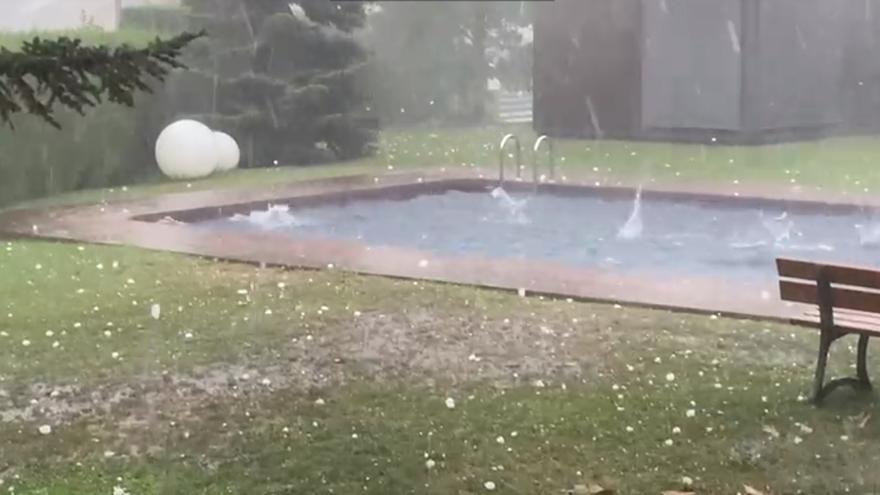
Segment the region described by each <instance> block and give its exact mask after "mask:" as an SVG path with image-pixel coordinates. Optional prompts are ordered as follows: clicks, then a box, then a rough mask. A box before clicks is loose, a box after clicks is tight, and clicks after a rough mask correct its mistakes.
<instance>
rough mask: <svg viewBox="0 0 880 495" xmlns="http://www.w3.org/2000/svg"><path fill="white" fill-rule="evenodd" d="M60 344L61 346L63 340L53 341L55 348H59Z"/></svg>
mask: <svg viewBox="0 0 880 495" xmlns="http://www.w3.org/2000/svg"><path fill="white" fill-rule="evenodd" d="M59 346H61V342H58V341H57V340H56V341H55V342H52V348H53V349H57V348H58V347H59Z"/></svg>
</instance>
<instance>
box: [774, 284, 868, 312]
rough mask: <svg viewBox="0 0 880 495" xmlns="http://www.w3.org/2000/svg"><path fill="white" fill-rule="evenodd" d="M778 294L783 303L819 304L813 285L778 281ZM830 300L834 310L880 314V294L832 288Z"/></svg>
mask: <svg viewBox="0 0 880 495" xmlns="http://www.w3.org/2000/svg"><path fill="white" fill-rule="evenodd" d="M779 294H780V296H781V297H782V299H783V300H784V301H793V302H800V303H805V304H819V290H818V288H817V286H816V284H814V283H813V284H811V283H805V282H794V281H790V280H780V281H779ZM831 300H832V301H833V304H832V305H833V306H834V307H835V308H844V309H854V310H856V311H866V312H874V313H876V312H880V292H865V291H860V290H853V289H844V288H841V287H832V288H831Z"/></svg>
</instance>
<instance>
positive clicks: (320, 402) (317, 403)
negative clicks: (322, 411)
mask: <svg viewBox="0 0 880 495" xmlns="http://www.w3.org/2000/svg"><path fill="white" fill-rule="evenodd" d="M324 404H326V402H324V399H321V398H318V399H316V400H315V405H316V406H323V405H324Z"/></svg>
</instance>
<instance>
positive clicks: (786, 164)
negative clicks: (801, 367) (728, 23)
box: [13, 126, 880, 207]
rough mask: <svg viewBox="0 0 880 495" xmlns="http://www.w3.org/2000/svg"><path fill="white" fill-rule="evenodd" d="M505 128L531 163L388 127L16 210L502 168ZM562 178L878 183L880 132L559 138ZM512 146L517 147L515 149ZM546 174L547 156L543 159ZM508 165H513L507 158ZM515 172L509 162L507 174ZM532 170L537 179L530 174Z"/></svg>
mask: <svg viewBox="0 0 880 495" xmlns="http://www.w3.org/2000/svg"><path fill="white" fill-rule="evenodd" d="M507 132H514V133H516V134H518V135H519V136H520V137H521V138H522V141H523V144H524V151H523V154H524V162H525V163H526V164H527V165H528V166H531V163H532V162H533V160H534V154H533V153H532V152H531V143H532V142H533V141H534V137H535V136H534V133H533V131H531V130H530V129H528V128H525V127H495V126H487V127H479V128H458V129H411V130H388V131H385V132H384V133H383V134H382V138H381V142H380V147H379V152H378V153H377V154H376V155H375V156H372V157H368V158H364V159H361V160H357V161H352V162H347V163H339V164H334V165H325V166H320V167H277V168H269V169H251V170H236V171H233V172H231V173H227V174H222V175H217V176H214V177H210V178H208V179H204V180H199V181H189V182H172V181H167V180H163V179H161V178H160V177H158V176H156V177H155V179H154V181H153V182H151V183H147V184H140V185H133V186H129V187H124V188H122V187H120V188H113V189H101V190H88V191H79V192H74V193H68V194H62V195H58V196H53V197H50V198H44V199H40V200H35V201H29V202H26V203H22V204H19V205H15V206H13V207H38V206H47V205H58V204H70V203H82V202H98V201H110V200H118V199H134V198H140V197H144V196H149V195H153V194H158V193H166V192H180V191H189V190H199V189H212V188H232V187H260V186H265V185H271V184H278V183H283V182H288V181H296V180H302V179H308V178H320V177H329V176H339V175H351V174H360V173H375V174H379V173H385V172H387V171H389V170H405V169H407V168H429V167H447V168H454V167H482V168H485V169H486V171H487V173H488V174H490V175H492V176H494V174H496V173H497V164H498V149H497V147H498V144H499V141H500V138H501V136H503V135H504V134H505V133H507ZM556 144H557V152H556V154H557V159H556V160H557V167H558V170H557V175H559V176H560V177H562V176H564V177H566V178H571V179H579V180H589V181H591V182H594V181H595V182H600V183H604V184H614V183H617V182H620V181H625V182H628V183H643V184H646V185H652V184H664V185H668V184H677V183H692V184H693V183H696V184H709V185H712V184H759V185H779V186H780V187H791V186H798V185H800V186H803V187H807V188H820V189H824V190H827V191H829V192H834V193H841V192H846V193H859V194H864V193H870V192H871V191H872V190H878V189H880V167H878V166H877V164H878V163H880V137H845V138H833V139H827V140H822V141H811V142H803V143H788V144H779V145H770V146H754V147H736V146H720V145H705V146H703V145H689V144H668V143H647V142H623V141H588V140H560V141H557V143H556ZM511 151H512V147H511ZM537 158H538V160H539V161H540V163H541V164H542V167H541V171H542V174H546V173H547V169H546V166H545V165H543V164H544V160H546V157H545V156H543V152H542V153H540V154H539V156H538V157H537ZM508 163H512V160H509V161H508ZM512 172H513V165H510V169H509V173H512ZM525 175H526V176H527V177H530V171H528V170H527V171H526V173H525Z"/></svg>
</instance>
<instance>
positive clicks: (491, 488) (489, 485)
mask: <svg viewBox="0 0 880 495" xmlns="http://www.w3.org/2000/svg"><path fill="white" fill-rule="evenodd" d="M483 488H485V489H486V490H489V491H490V492H491V491H494V490H495V482H494V481H487V482H485V483H483Z"/></svg>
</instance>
